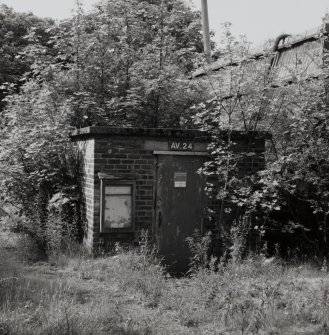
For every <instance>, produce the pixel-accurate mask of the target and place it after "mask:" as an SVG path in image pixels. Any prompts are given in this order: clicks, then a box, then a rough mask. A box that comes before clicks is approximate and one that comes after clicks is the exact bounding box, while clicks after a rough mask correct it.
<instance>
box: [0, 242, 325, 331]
mask: <svg viewBox="0 0 329 335" xmlns="http://www.w3.org/2000/svg"><path fill="white" fill-rule="evenodd" d="M1 245H2V247H1V259H0V334H1V335H5V334H8V335H9V334H46V335H47V334H53V335H55V334H67V335H71V334H72V335H73V334H218V335H219V334H222V335H224V334H225V335H226V334H227V335H228V334H271V335H274V334H304V335H306V334H329V328H328V326H327V325H329V322H328V320H329V276H328V275H327V273H326V271H325V270H326V269H325V267H324V268H323V269H322V271H321V270H320V269H317V268H315V267H314V266H311V265H307V264H303V265H301V264H299V265H294V266H293V265H286V264H283V263H282V262H280V261H278V260H276V259H274V258H273V259H269V260H266V259H265V258H263V257H253V258H249V259H248V260H246V261H244V262H242V263H239V264H230V265H226V266H225V267H222V266H219V268H216V269H215V268H213V269H209V268H208V269H199V270H198V271H196V272H195V273H193V274H190V275H189V276H185V277H183V278H173V277H171V276H169V275H168V274H166V273H165V272H164V271H163V268H162V267H161V266H160V264H159V263H158V262H157V260H156V259H155V258H154V256H153V254H152V253H151V254H149V253H147V252H146V251H145V250H142V251H140V252H132V251H129V252H124V251H122V250H118V253H117V254H116V255H114V256H103V257H99V258H97V259H91V258H89V257H88V256H87V255H86V254H84V253H83V252H82V251H81V250H78V249H75V251H74V252H73V249H72V250H71V253H70V254H68V253H66V254H65V255H64V254H63V255H62V254H57V255H54V256H52V257H51V258H50V259H49V260H48V261H47V262H46V261H44V262H34V263H29V262H26V260H25V261H24V260H22V253H21V250H20V249H19V245H18V244H17V242H16V243H15V245H13V244H12V243H8V241H4V240H2V243H1Z"/></svg>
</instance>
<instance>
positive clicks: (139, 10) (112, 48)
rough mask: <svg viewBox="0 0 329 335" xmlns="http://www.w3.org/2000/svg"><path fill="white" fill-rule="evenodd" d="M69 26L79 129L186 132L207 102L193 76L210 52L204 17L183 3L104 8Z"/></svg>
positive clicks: (103, 4) (126, 2)
mask: <svg viewBox="0 0 329 335" xmlns="http://www.w3.org/2000/svg"><path fill="white" fill-rule="evenodd" d="M69 24H70V26H71V30H70V32H71V35H70V36H66V37H64V39H61V40H62V41H61V42H60V43H61V44H62V45H63V44H66V51H65V53H66V54H71V55H72V56H73V57H72V64H71V66H70V73H71V78H72V79H71V80H72V87H71V89H72V91H71V92H70V94H73V95H74V96H75V97H76V101H75V107H74V110H75V117H76V119H75V124H76V126H78V127H80V126H84V125H90V124H109V125H111V124H112V125H121V126H148V127H158V126H167V127H168V126H179V121H180V116H182V117H184V115H186V114H187V111H188V107H189V106H190V105H192V104H193V103H195V102H196V101H197V99H199V98H200V95H198V92H197V93H194V91H195V88H194V89H192V87H191V84H190V82H189V81H188V80H187V77H186V75H187V74H188V73H189V72H190V71H191V70H192V69H193V62H194V60H195V59H196V56H197V55H198V53H200V52H202V48H201V46H202V42H201V41H202V37H201V35H200V33H199V30H200V24H199V13H195V12H192V11H191V10H190V9H189V8H188V7H187V6H186V5H185V4H184V3H183V2H182V1H173V0H169V1H164V0H157V1H136V0H120V1H100V2H99V3H98V4H97V6H96V9H95V11H94V12H92V13H90V14H84V13H83V11H81V9H79V10H78V12H77V13H76V15H75V17H74V18H73V19H72V20H71V21H70V23H69ZM63 40H65V42H64V43H63ZM183 93H184V94H183Z"/></svg>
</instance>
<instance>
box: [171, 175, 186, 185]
mask: <svg viewBox="0 0 329 335" xmlns="http://www.w3.org/2000/svg"><path fill="white" fill-rule="evenodd" d="M186 181H187V173H186V172H175V173H174V186H175V188H186Z"/></svg>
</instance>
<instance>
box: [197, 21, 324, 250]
mask: <svg viewBox="0 0 329 335" xmlns="http://www.w3.org/2000/svg"><path fill="white" fill-rule="evenodd" d="M227 28H228V30H227V31H226V36H225V45H226V47H225V50H224V55H225V57H226V59H225V61H224V63H226V64H227V65H226V66H223V68H222V69H221V70H220V71H219V75H213V76H212V75H209V74H208V75H207V77H206V78H207V79H206V80H203V82H202V85H204V87H207V88H208V90H207V91H208V94H209V95H208V100H207V101H205V102H204V103H203V104H201V105H199V106H198V107H197V111H198V113H197V115H196V117H195V121H196V123H197V124H198V125H199V126H200V127H202V128H203V129H206V130H208V131H210V132H211V133H212V134H213V138H214V141H213V144H212V147H211V150H212V157H213V159H212V161H210V162H208V163H207V165H206V166H205V169H204V172H205V173H206V174H208V175H210V176H216V178H217V179H218V181H219V184H220V185H221V187H220V188H219V191H218V192H217V193H216V197H217V199H218V200H219V209H218V211H219V212H220V213H224V214H225V212H227V213H229V212H231V211H232V209H233V212H234V213H235V215H236V216H235V219H236V221H237V222H240V221H241V222H248V225H250V231H249V236H251V235H253V236H255V235H257V236H258V237H259V239H264V238H267V239H270V240H271V241H272V243H274V242H279V243H282V244H283V245H282V247H283V248H284V249H285V250H284V251H285V252H286V253H287V252H288V249H289V248H296V247H299V248H300V249H303V250H304V251H305V253H311V254H313V255H314V254H317V255H318V256H323V255H324V254H325V255H328V249H327V236H328V232H327V221H328V213H329V212H328V182H329V179H328V177H329V176H328V157H329V156H328V129H329V128H328V125H327V124H328V117H327V115H328V104H327V101H326V87H325V85H324V77H325V73H323V75H320V76H318V77H317V78H312V77H311V76H310V75H309V73H308V71H307V66H306V65H307V64H306V65H305V64H304V62H305V58H303V57H301V58H297V59H296V62H294V66H290V67H289V68H288V70H287V72H289V78H288V79H287V78H286V79H284V80H282V79H281V78H280V77H279V76H278V71H275V68H274V70H273V67H272V64H273V59H274V57H275V54H274V53H271V52H269V53H265V54H264V55H263V56H257V57H258V58H255V57H251V55H250V54H249V44H248V43H247V42H246V41H245V40H243V39H242V40H240V41H239V40H237V39H235V38H234V37H233V36H232V35H231V33H230V30H229V26H227ZM309 52H310V51H309ZM310 57H311V58H312V59H318V57H319V55H316V54H312V55H310ZM225 129H226V130H227V132H228V141H225V142H223V141H219V140H218V136H217V134H218V130H225ZM233 129H235V130H236V129H241V130H244V131H246V132H248V134H249V139H250V143H251V142H252V141H253V139H254V136H255V135H256V133H257V132H258V131H265V132H271V134H272V141H271V142H270V143H268V147H267V168H266V169H265V170H264V171H261V172H259V173H258V174H256V175H250V174H248V173H247V174H246V173H243V174H241V169H242V170H243V163H244V162H245V161H246V158H248V156H252V155H254V153H253V152H251V151H252V150H250V148H251V147H249V148H246V150H245V152H242V153H237V152H236V150H235V145H236V143H234V141H233V140H232V139H231V137H230V134H231V132H232V130H233ZM210 188H211V187H210ZM224 214H223V215H220V216H219V220H218V225H219V227H220V226H221V225H222V224H223V222H224V221H223V220H224V216H225V215H224ZM230 215H232V214H230ZM246 218H248V220H246Z"/></svg>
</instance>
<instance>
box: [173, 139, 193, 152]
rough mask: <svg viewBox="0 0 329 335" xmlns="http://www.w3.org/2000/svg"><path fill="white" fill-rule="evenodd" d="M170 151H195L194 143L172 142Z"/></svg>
mask: <svg viewBox="0 0 329 335" xmlns="http://www.w3.org/2000/svg"><path fill="white" fill-rule="evenodd" d="M169 150H171V151H193V150H194V143H193V141H183V140H174V141H172V140H170V141H169Z"/></svg>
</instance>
